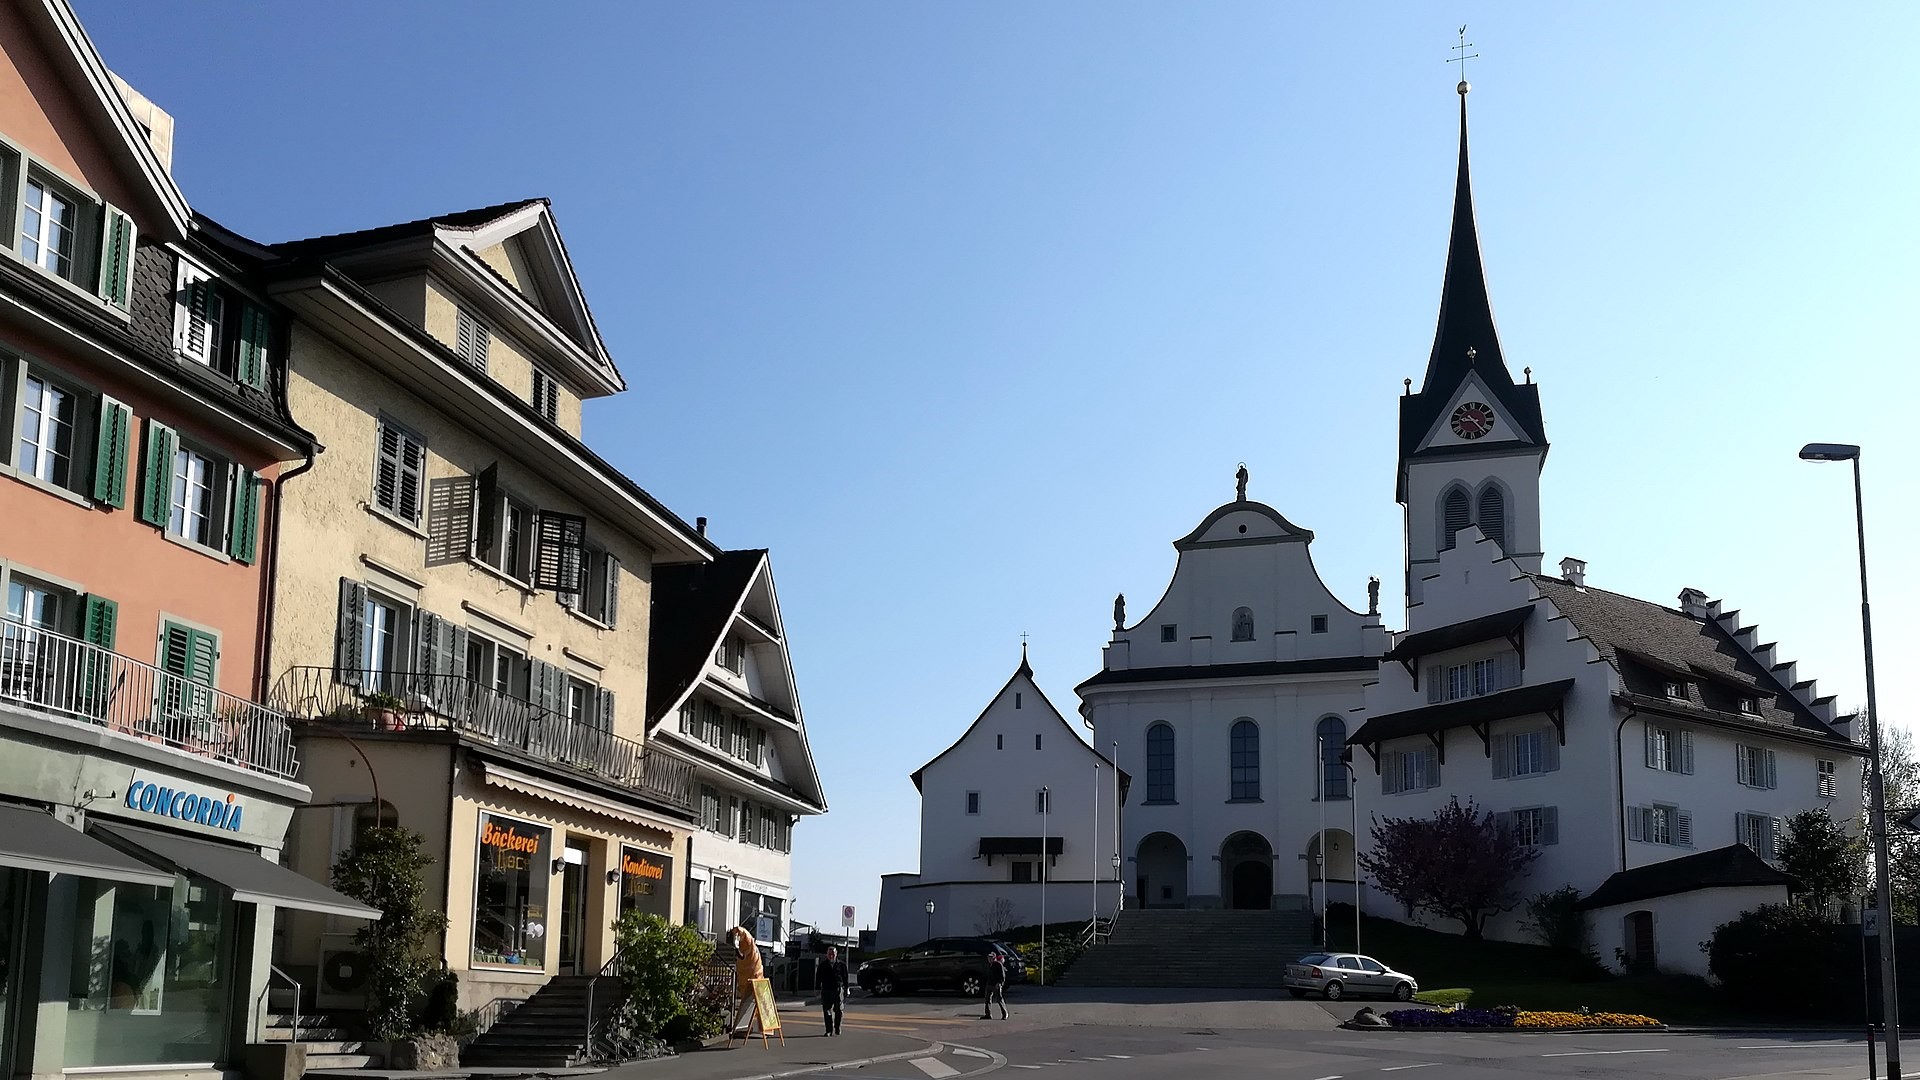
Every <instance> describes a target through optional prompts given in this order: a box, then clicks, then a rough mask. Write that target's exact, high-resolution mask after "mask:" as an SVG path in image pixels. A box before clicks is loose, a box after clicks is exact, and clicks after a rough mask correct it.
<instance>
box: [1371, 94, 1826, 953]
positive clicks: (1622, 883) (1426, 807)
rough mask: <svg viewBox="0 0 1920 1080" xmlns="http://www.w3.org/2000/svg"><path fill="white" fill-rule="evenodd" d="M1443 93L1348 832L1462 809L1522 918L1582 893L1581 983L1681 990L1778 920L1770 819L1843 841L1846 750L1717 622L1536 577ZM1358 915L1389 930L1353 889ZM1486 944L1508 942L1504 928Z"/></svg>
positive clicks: (1527, 457)
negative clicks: (1481, 821)
mask: <svg viewBox="0 0 1920 1080" xmlns="http://www.w3.org/2000/svg"><path fill="white" fill-rule="evenodd" d="M1460 92H1461V95H1462V97H1461V105H1460V160H1459V167H1458V177H1457V180H1456V189H1455V194H1454V217H1453V235H1452V240H1451V243H1450V247H1449V251H1448V255H1447V273H1446V284H1445V286H1444V290H1443V293H1442V299H1441V307H1440V320H1439V326H1438V329H1437V331H1436V333H1435V336H1434V344H1433V351H1432V354H1431V356H1430V358H1429V360H1428V364H1427V371H1426V377H1425V379H1424V381H1423V382H1422V385H1421V387H1420V390H1419V392H1418V393H1409V394H1407V395H1406V396H1404V397H1402V398H1401V399H1400V456H1399V470H1398V471H1399V477H1398V484H1397V494H1398V498H1399V501H1400V502H1401V503H1402V504H1403V505H1404V506H1405V508H1406V523H1407V526H1406V527H1407V536H1406V592H1407V629H1406V631H1405V632H1403V633H1401V634H1399V635H1396V637H1395V640H1394V642H1393V647H1392V649H1391V650H1390V651H1388V652H1387V654H1386V660H1387V662H1386V663H1383V664H1382V665H1381V666H1380V669H1379V673H1378V680H1377V681H1376V682H1374V683H1373V685H1371V686H1369V687H1368V688H1367V691H1366V699H1365V722H1364V723H1363V724H1362V725H1361V726H1360V727H1359V730H1357V731H1355V732H1354V733H1353V735H1352V736H1351V739H1350V741H1351V742H1352V743H1353V745H1354V746H1355V747H1357V748H1358V750H1359V751H1360V752H1357V753H1356V754H1355V755H1354V764H1355V766H1356V767H1357V768H1359V769H1360V770H1361V773H1362V781H1361V783H1360V784H1359V785H1358V794H1359V795H1360V798H1361V800H1362V805H1361V810H1362V813H1363V814H1365V815H1378V816H1381V817H1396V818H1405V817H1424V816H1426V815H1428V814H1430V813H1431V812H1432V811H1434V810H1435V809H1437V808H1439V807H1441V806H1443V805H1445V804H1446V803H1447V802H1448V801H1449V800H1451V799H1455V798H1458V799H1459V800H1460V801H1461V802H1463V803H1464V802H1466V801H1467V800H1469V799H1471V800H1472V801H1473V802H1474V803H1475V805H1476V806H1477V807H1478V808H1479V809H1481V810H1487V811H1492V812H1495V813H1497V814H1499V815H1501V816H1503V817H1504V818H1505V820H1506V821H1507V822H1508V824H1509V825H1510V826H1511V827H1512V828H1513V829H1514V830H1515V832H1517V833H1518V834H1519V835H1520V837H1521V838H1522V839H1523V840H1524V841H1525V842H1527V843H1530V844H1532V845H1534V846H1535V847H1537V848H1538V850H1539V852H1540V857H1539V858H1538V859H1537V860H1536V861H1535V862H1534V863H1533V864H1532V866H1531V868H1530V873H1529V876H1528V878H1527V880H1526V881H1525V882H1523V883H1522V886H1521V889H1522V892H1523V894H1524V895H1531V894H1534V893H1538V892H1541V891H1545V890H1548V889H1553V888H1556V887H1559V886H1562V885H1567V884H1571V885H1574V886H1576V887H1578V888H1579V889H1580V890H1581V892H1582V893H1583V894H1584V899H1583V901H1582V906H1583V907H1584V908H1585V909H1586V910H1587V911H1588V913H1589V917H1588V923H1589V928H1590V930H1591V932H1592V935H1593V944H1594V946H1595V949H1596V952H1597V953H1598V954H1599V956H1600V957H1601V958H1602V960H1604V961H1606V962H1608V963H1609V964H1612V965H1615V966H1619V967H1628V968H1640V969H1647V968H1654V967H1658V968H1660V969H1661V970H1666V971H1680V972H1696V973H1704V972H1705V957H1704V956H1703V955H1702V954H1701V952H1700V951H1699V949H1698V947H1697V946H1698V943H1699V942H1701V941H1702V940H1705V939H1706V938H1707V937H1709V936H1710V935H1711V934H1712V932H1713V929H1714V927H1715V926H1717V925H1718V924H1719V923H1721V922H1725V921H1726V920H1728V919H1731V918H1733V917H1734V916H1736V915H1738V914H1739V913H1740V912H1741V911H1744V910H1747V909H1750V908H1752V907H1755V906H1757V905H1758V904H1760V903H1766V902H1780V901H1784V900H1785V899H1787V890H1788V885H1787V879H1786V876H1785V875H1784V874H1782V873H1781V872H1780V871H1779V870H1778V869H1777V868H1776V867H1774V866H1773V865H1772V862H1773V860H1774V858H1775V856H1776V853H1777V846H1776V845H1777V843H1778V839H1779V837H1780V835H1781V831H1782V826H1783V822H1784V820H1785V819H1786V818H1787V817H1789V816H1790V815H1792V814H1794V813H1796V812H1799V811H1801V810H1807V809H1812V808H1816V807H1826V808H1827V809H1828V810H1829V811H1830V812H1831V814H1832V815H1833V817H1834V818H1835V819H1836V820H1849V819H1850V820H1851V821H1853V822H1854V823H1855V826H1856V827H1858V824H1859V822H1860V769H1861V760H1862V755H1863V753H1864V750H1863V748H1862V747H1860V746H1859V745H1858V744H1857V743H1856V741H1855V739H1854V732H1853V730H1852V721H1853V718H1852V717H1844V718H1843V717H1839V716H1837V715H1836V710H1835V708H1834V701H1833V699H1832V698H1831V697H1820V696H1818V695H1817V693H1816V690H1815V687H1814V683H1813V682H1812V681H1811V680H1805V681H1803V680H1801V679H1800V678H1799V676H1798V673H1797V670H1796V668H1795V666H1794V665H1793V664H1792V663H1790V662H1784V661H1782V660H1781V659H1780V658H1779V656H1778V655H1777V649H1776V647H1775V645H1774V644H1773V643H1771V642H1768V641H1765V640H1764V639H1763V638H1762V636H1761V635H1760V634H1759V632H1758V631H1757V630H1756V629H1755V628H1754V627H1753V626H1751V625H1748V624H1746V623H1745V622H1744V621H1743V620H1742V619H1741V618H1740V613H1739V612H1738V611H1732V610H1726V609H1725V608H1724V607H1723V605H1722V604H1721V603H1720V602H1719V601H1712V600H1709V599H1708V598H1707V596H1706V594H1705V593H1703V592H1701V591H1700V590H1697V589H1692V588H1688V589H1684V590H1681V591H1680V592H1679V594H1678V598H1677V600H1676V602H1674V603H1671V604H1660V603H1652V602H1648V601H1645V600H1639V599H1635V598H1633V597H1629V596H1624V595H1621V594H1619V593H1614V592H1609V591H1607V590H1604V589H1601V588H1599V587H1597V586H1596V585H1594V584H1591V583H1590V582H1589V580H1588V579H1589V574H1588V572H1587V566H1586V563H1584V562H1583V561H1581V560H1579V559H1574V558H1567V559H1563V560H1561V563H1560V568H1559V573H1558V574H1555V575H1548V574H1546V573H1543V572H1542V569H1541V560H1542V552H1541V542H1540V535H1541V534H1540V477H1541V470H1542V467H1543V465H1544V463H1545V461H1546V456H1547V439H1546V434H1545V429H1544V425H1543V423H1542V415H1541V407H1540V399H1539V396H1538V390H1537V388H1536V386H1535V385H1534V384H1533V382H1532V379H1531V377H1530V375H1529V377H1528V378H1527V379H1526V381H1524V382H1521V383H1516V382H1515V381H1514V380H1513V377H1512V375H1511V373H1510V372H1509V371H1508V369H1507V367H1506V363H1505V360H1504V358H1503V357H1502V354H1501V348H1500V340H1499V337H1498V335H1497V334H1496V332H1495V330H1494V322H1493V311H1492V305H1491V303H1490V302H1489V299H1488V294H1487V286H1486V279H1485V275H1484V273H1483V269H1482V263H1481V259H1480V250H1479V240H1478V236H1477V234H1476V230H1475V225H1474V217H1473V196H1472V189H1471V185H1470V183H1469V178H1468V159H1467V127H1466V121H1467V116H1466V99H1465V94H1466V84H1464V83H1462V84H1461V90H1460ZM1365 909H1366V910H1368V911H1370V912H1373V913H1376V914H1382V915H1389V916H1392V917H1396V918H1400V917H1404V911H1403V909H1402V908H1401V907H1400V905H1399V903H1398V902H1397V901H1395V900H1393V899H1392V898H1391V897H1388V896H1386V895H1384V894H1382V893H1379V892H1378V891H1376V890H1374V889H1372V888H1368V889H1367V890H1366V897H1365ZM1441 928H1443V929H1449V930H1455V931H1457V930H1459V929H1460V927H1458V926H1457V925H1455V924H1452V923H1451V922H1445V923H1443V924H1442V926H1441ZM1486 931H1487V934H1488V936H1489V937H1498V938H1508V939H1516V940H1523V939H1526V938H1527V934H1526V933H1525V931H1524V929H1523V927H1522V926H1521V916H1520V915H1519V914H1517V913H1509V914H1507V915H1504V916H1498V917H1496V918H1495V919H1493V920H1492V921H1491V922H1490V923H1489V925H1488V926H1487V928H1486Z"/></svg>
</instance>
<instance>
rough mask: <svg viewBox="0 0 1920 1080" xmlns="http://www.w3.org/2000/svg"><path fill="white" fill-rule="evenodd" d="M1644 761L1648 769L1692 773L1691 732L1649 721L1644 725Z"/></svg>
mask: <svg viewBox="0 0 1920 1080" xmlns="http://www.w3.org/2000/svg"><path fill="white" fill-rule="evenodd" d="M1646 762H1647V768H1649V769H1658V770H1660V771H1661V772H1673V773H1682V774H1688V775H1690V774H1692V772H1693V732H1691V731H1687V730H1684V729H1682V728H1672V727H1664V726H1662V725H1660V724H1655V723H1653V722H1651V721H1649V722H1648V723H1647V725H1646Z"/></svg>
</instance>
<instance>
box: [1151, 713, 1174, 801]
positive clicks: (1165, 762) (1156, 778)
mask: <svg viewBox="0 0 1920 1080" xmlns="http://www.w3.org/2000/svg"><path fill="white" fill-rule="evenodd" d="M1147 801H1148V802H1150V803H1170V802H1172V801H1173V725H1172V724H1168V723H1164V722H1162V723H1158V724H1155V725H1153V726H1152V727H1150V728H1148V729H1147Z"/></svg>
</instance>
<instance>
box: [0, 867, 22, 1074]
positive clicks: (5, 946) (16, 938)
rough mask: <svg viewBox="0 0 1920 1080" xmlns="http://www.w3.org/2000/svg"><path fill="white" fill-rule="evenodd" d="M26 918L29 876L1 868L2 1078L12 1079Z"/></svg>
mask: <svg viewBox="0 0 1920 1080" xmlns="http://www.w3.org/2000/svg"><path fill="white" fill-rule="evenodd" d="M26 915H27V875H26V872H25V871H23V870H14V869H11V868H9V867H5V866H0V1076H12V1075H13V1068H12V1063H11V1062H10V1061H8V1048H9V1047H11V1046H12V1045H13V1026H12V1024H11V1018H12V1016H13V1011H14V1007H15V1003H16V1002H17V1001H19V999H20V996H19V990H18V988H17V987H15V986H14V983H15V981H17V980H18V979H19V978H20V974H19V973H20V956H19V951H20V949H21V933H20V928H21V924H22V922H23V921H24V920H25V919H26Z"/></svg>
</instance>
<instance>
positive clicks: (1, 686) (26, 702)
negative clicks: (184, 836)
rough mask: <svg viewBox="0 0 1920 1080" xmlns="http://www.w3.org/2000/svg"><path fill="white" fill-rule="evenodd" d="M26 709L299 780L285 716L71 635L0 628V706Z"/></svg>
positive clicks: (18, 627)
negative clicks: (23, 707)
mask: <svg viewBox="0 0 1920 1080" xmlns="http://www.w3.org/2000/svg"><path fill="white" fill-rule="evenodd" d="M6 705H16V706H25V707H26V708H30V709H34V710H37V711H40V712H45V713H50V714H52V715H54V716H58V717H62V718H64V719H67V720H77V721H79V722H81V723H86V724H92V725H95V726H97V727H102V728H105V729H107V730H108V731H111V732H115V733H117V734H120V735H124V736H127V737H129V738H134V739H142V740H145V741H148V742H154V743H159V744H161V745H164V746H170V747H173V748H174V749H176V750H184V751H186V752H187V753H190V754H197V755H200V756H202V757H207V758H212V759H215V760H218V761H224V762H226V763H227V764H230V765H236V766H238V767H240V768H242V769H247V770H249V771H252V772H256V773H261V774H264V775H266V776H272V777H277V778H279V779H282V780H292V779H294V778H295V777H296V776H298V775H299V772H300V763H299V761H298V760H297V759H296V758H295V757H294V752H293V733H292V730H291V728H290V726H289V724H288V717H287V715H286V713H284V712H282V711H280V710H278V709H274V708H271V707H269V706H265V705H261V704H258V703H257V702H252V701H248V700H247V699H245V698H239V697H234V696H233V695H232V694H228V693H225V692H224V691H221V690H216V689H215V688H213V687H211V686H208V685H206V684H205V683H202V682H198V681H196V680H194V679H192V678H189V677H187V676H185V675H182V674H179V673H176V672H170V671H166V670H164V669H161V668H158V667H155V666H153V665H152V664H143V663H141V662H140V661H138V660H135V659H132V658H131V657H126V656H122V655H120V654H119V653H116V652H113V651H112V650H110V649H105V648H102V647H100V646H98V645H94V644H92V643H90V642H85V641H81V640H79V639H77V638H71V637H67V636H66V635H64V634H56V633H53V632H52V631H50V630H42V629H39V628H38V627H33V626H25V625H22V624H20V623H15V622H0V706H6Z"/></svg>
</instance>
